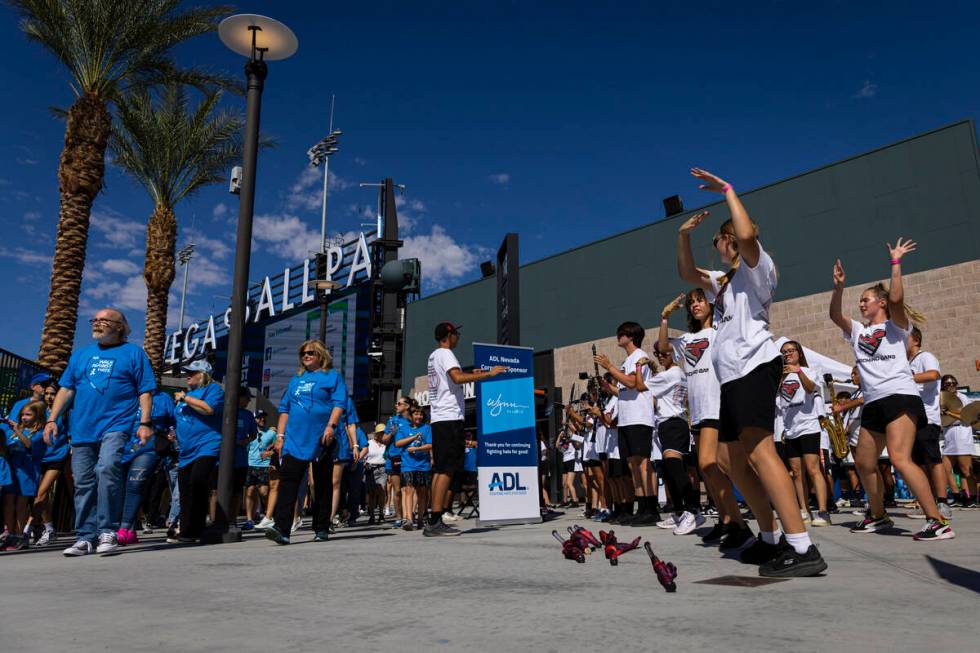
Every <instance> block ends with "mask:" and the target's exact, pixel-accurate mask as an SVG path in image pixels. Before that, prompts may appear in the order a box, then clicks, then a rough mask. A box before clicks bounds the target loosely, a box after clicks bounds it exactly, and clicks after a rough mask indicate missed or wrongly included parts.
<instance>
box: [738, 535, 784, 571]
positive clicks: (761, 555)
mask: <svg viewBox="0 0 980 653" xmlns="http://www.w3.org/2000/svg"><path fill="white" fill-rule="evenodd" d="M787 550H789V551H792V550H793V547H791V546H790V545H789V544H787V543H786V538H785V537H782V536H780V538H779V543H778V544H767V543H766V542H765V541H763V539H762V536H761V535H760V536H759V537H758V538H756V540H755V543H754V544H753V545H752V546H750V547H749V548H747V549H745V550H743V551H742V553H741V555H739V557H738V559H739V560H740V561H741V562H744V563H745V564H747V565H763V564H765V563H767V562H769V561H770V560H775V559H776V558H778V557H779V556H780V555H782V554H783V553H784V552H786V551H787Z"/></svg>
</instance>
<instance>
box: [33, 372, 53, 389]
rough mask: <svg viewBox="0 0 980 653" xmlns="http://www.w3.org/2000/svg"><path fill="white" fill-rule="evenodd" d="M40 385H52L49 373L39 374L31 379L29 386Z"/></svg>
mask: <svg viewBox="0 0 980 653" xmlns="http://www.w3.org/2000/svg"><path fill="white" fill-rule="evenodd" d="M38 383H51V375H50V374H48V373H47V372H39V373H38V374H35V375H34V376H32V377H31V382H30V383H28V384H27V385H28V386H32V385H37V384H38Z"/></svg>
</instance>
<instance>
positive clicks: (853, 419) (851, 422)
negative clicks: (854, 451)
mask: <svg viewBox="0 0 980 653" xmlns="http://www.w3.org/2000/svg"><path fill="white" fill-rule="evenodd" d="M863 397H864V393H863V392H862V391H861V389H860V388H859V389H857V390H855V391H854V394H852V395H851V399H862V398H863ZM862 409H864V404H858V405H857V406H855V407H854V408H852V409H850V410H849V411H847V412H846V413H844V414H843V415H841V417H842V418H843V420H844V428H845V429H846V430H847V444H849V445H850V446H852V447H856V446H857V443H858V434H860V432H861V411H862Z"/></svg>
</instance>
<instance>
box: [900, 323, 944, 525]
mask: <svg viewBox="0 0 980 653" xmlns="http://www.w3.org/2000/svg"><path fill="white" fill-rule="evenodd" d="M907 353H908V358H909V367H911V368H912V380H913V381H915V383H916V385H918V387H919V396H920V397H922V404H923V406H925V409H926V417H927V418H928V420H929V423H928V424H927V425H926V426H923V427H921V428H920V429H919V430H918V431H916V433H915V444H913V445H912V461H913V462H914V463H915V464H916V465H918V466H919V467H921V468H922V471H924V472H925V473H926V476H928V477H929V482H930V483H931V484H932V491H933V494H935V495H936V505H937V507H938V509H939V514H941V515H942V516H943V518H944V519H949V518H950V517H951V516H952V514H953V513H952V512H951V511H950V509H949V506H948V505H947V503H946V469H945V467H944V466H943V455H942V452H941V451H940V448H939V440H940V437H941V435H942V417H941V414H940V409H939V379H940V378H941V374H940V372H939V360H938V359H937V358H936V357H935V356H933V355H932V354H931V353H929V352H927V351H925V350H923V349H922V331H920V330H919V327H917V326H913V327H912V331H911V333H910V334H909V341H908V350H907ZM923 516H924V515H923Z"/></svg>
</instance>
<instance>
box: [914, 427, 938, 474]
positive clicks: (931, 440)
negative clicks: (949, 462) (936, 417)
mask: <svg viewBox="0 0 980 653" xmlns="http://www.w3.org/2000/svg"><path fill="white" fill-rule="evenodd" d="M940 432H941V429H940V428H939V426H938V425H936V424H926V425H925V426H923V427H922V428H920V429H919V430H918V431H916V432H915V443H914V444H913V445H912V462H914V463H915V464H916V465H928V464H935V463H941V462H942V461H943V454H942V452H941V451H940V450H939V435H940Z"/></svg>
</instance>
